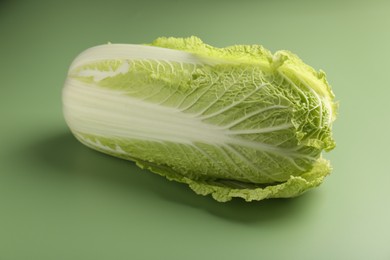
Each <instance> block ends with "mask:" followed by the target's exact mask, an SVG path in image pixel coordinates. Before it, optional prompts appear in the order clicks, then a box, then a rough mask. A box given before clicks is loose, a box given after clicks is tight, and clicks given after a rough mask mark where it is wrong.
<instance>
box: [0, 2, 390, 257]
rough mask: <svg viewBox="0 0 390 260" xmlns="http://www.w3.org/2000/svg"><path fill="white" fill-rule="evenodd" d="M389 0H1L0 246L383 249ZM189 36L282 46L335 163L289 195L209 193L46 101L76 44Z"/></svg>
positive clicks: (83, 253)
mask: <svg viewBox="0 0 390 260" xmlns="http://www.w3.org/2000/svg"><path fill="white" fill-rule="evenodd" d="M389 9H390V2H388V1H384V0H383V1H370V2H363V1H360V2H359V1H343V2H342V3H339V2H338V1H321V2H317V3H316V2H314V1H303V0H298V1H285V0H280V1H267V2H266V1H249V0H247V1H222V0H218V1H205V0H202V1H173V0H169V1H156V3H153V2H151V1H139V2H130V1H95V2H92V1H91V2H89V1H85V2H83V1H47V2H45V1H30V2H28V1H24V2H23V1H2V2H0V35H1V40H0V73H1V77H0V87H1V94H0V118H1V127H0V133H1V135H0V147H1V148H0V259H5V260H9V259H18V260H19V259H39V260H45V259H84V260H86V259H94V260H99V259H324V260H325V259H390V248H389V241H390V224H389V223H390V222H389V219H390V206H389V203H388V200H389V198H390V188H389V183H390V174H389V169H388V168H389V167H388V156H389V149H388V147H389V146H390V139H389V137H388V133H389V132H390V119H389V116H388V115H387V114H388V112H389V111H390V104H389V101H388V97H389V95H390V88H389V87H388V74H389V73H388V69H389V63H388V61H389V60H390V51H389V47H388V46H390V34H389V29H388V28H389V27H390V16H389V15H388V14H389V12H388V10H389ZM189 35H197V36H199V37H201V38H202V39H203V40H204V41H205V42H207V43H210V44H212V45H215V46H220V47H223V46H227V45H232V44H237V43H242V44H252V43H258V44H263V45H264V46H265V47H267V48H269V49H271V50H272V51H276V50H278V49H288V50H291V51H293V52H294V53H296V54H298V55H299V56H300V57H301V58H302V59H303V60H304V61H305V62H307V63H308V64H310V65H312V66H313V67H315V68H316V69H320V68H321V69H323V70H325V71H326V72H327V75H328V80H329V82H330V83H331V85H332V86H333V90H334V92H335V94H336V97H337V99H338V100H339V101H340V112H339V117H338V119H337V121H336V124H335V127H334V133H335V134H334V136H335V139H336V142H337V148H336V149H335V150H334V151H332V152H331V153H329V154H326V158H328V159H330V160H331V162H332V165H333V167H334V171H333V173H332V175H331V176H329V177H327V178H326V180H325V182H324V183H323V185H322V186H321V187H319V188H318V189H315V190H312V191H310V192H308V193H306V194H305V195H303V196H301V197H299V198H296V199H291V200H268V201H263V202H255V203H245V202H243V201H241V200H233V201H232V202H229V203H225V204H223V203H218V202H215V201H213V200H212V199H211V198H210V197H202V196H197V195H195V194H194V193H193V192H192V191H191V190H190V189H188V187H186V186H185V185H182V184H179V183H174V182H169V181H167V180H165V179H164V178H162V177H160V176H157V175H155V174H152V173H150V172H147V171H143V170H140V169H138V168H137V167H136V166H134V164H132V163H129V162H126V161H122V160H120V159H116V158H112V157H109V156H106V155H103V154H100V153H98V152H95V151H92V150H90V149H88V148H86V147H84V146H83V145H81V144H80V143H78V142H77V141H76V140H75V139H74V138H73V136H72V135H71V134H70V133H69V130H68V128H67V127H66V125H65V123H64V120H63V116H62V112H61V101H60V97H61V88H62V85H63V83H64V80H65V77H66V73H67V69H68V67H69V65H70V63H71V61H72V60H73V59H74V58H75V56H76V55H77V54H78V53H80V52H81V51H83V50H84V49H86V48H88V47H91V46H94V45H98V44H102V43H106V42H108V41H111V42H115V43H143V42H150V41H151V40H153V39H155V38H156V37H158V36H189Z"/></svg>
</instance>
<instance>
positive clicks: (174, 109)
mask: <svg viewBox="0 0 390 260" xmlns="http://www.w3.org/2000/svg"><path fill="white" fill-rule="evenodd" d="M63 102H64V114H65V118H66V120H67V123H68V125H69V127H70V128H71V130H72V132H73V133H74V134H75V136H76V137H77V138H78V139H79V140H80V141H81V142H82V143H84V144H86V145H87V146H89V147H91V148H93V149H96V150H99V151H102V152H104V153H108V154H111V155H113V156H116V157H121V158H124V159H127V160H132V161H135V162H136V163H137V165H138V166H140V167H142V168H147V169H149V170H151V171H153V172H155V173H158V174H160V175H162V176H165V177H167V178H168V179H170V180H175V181H179V182H183V183H187V184H188V185H189V186H190V188H191V189H193V190H194V191H195V192H196V193H198V194H202V195H207V194H212V196H213V198H215V199H216V200H218V201H228V200H230V199H231V198H232V197H241V198H244V199H245V200H247V201H251V200H261V199H266V198H278V197H283V198H285V197H294V196H297V195H299V194H301V193H303V192H304V191H305V190H307V189H309V188H312V187H315V186H318V185H319V184H320V183H321V182H322V180H323V178H324V177H325V176H326V175H327V174H329V172H330V169H331V168H330V165H329V163H328V162H327V161H325V160H324V159H322V158H321V151H322V150H326V151H329V150H331V149H333V148H334V146H335V143H334V141H333V139H332V135H331V126H332V123H333V121H334V120H335V115H336V110H337V105H336V104H335V103H334V95H333V93H332V91H331V88H330V86H329V84H328V82H327V81H326V79H325V74H324V73H323V72H316V71H315V70H314V69H312V68H311V67H309V66H307V65H306V64H304V63H303V62H302V61H301V60H300V59H299V58H298V57H297V56H295V55H294V54H292V53H290V52H287V51H279V52H277V53H275V54H274V55H272V54H271V53H270V52H269V51H268V50H266V49H264V48H263V47H261V46H259V45H253V46H246V45H237V46H232V47H227V48H222V49H219V48H214V47H212V46H209V45H206V44H204V43H203V42H202V41H201V40H200V39H198V38H196V37H190V38H185V39H180V38H179V39H178V38H159V39H157V40H156V41H154V42H153V43H152V44H151V45H149V46H146V45H143V46H141V45H116V44H113V45H103V46H97V47H94V48H91V49H89V50H87V51H85V52H84V53H82V54H81V55H79V57H78V58H76V60H75V61H74V62H73V64H72V66H71V69H70V72H69V77H68V80H67V82H66V84H65V87H64V92H63Z"/></svg>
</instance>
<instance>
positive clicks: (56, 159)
mask: <svg viewBox="0 0 390 260" xmlns="http://www.w3.org/2000/svg"><path fill="white" fill-rule="evenodd" d="M25 156H26V157H27V158H29V160H31V162H32V163H34V164H41V165H42V164H43V166H45V167H52V168H53V169H55V170H53V171H51V174H57V175H58V174H61V175H62V176H61V178H65V179H72V178H87V180H88V179H92V180H93V181H98V182H101V183H107V184H110V185H113V186H114V187H115V189H121V190H122V191H124V192H128V194H129V196H130V195H131V196H134V192H136V195H137V196H148V197H150V196H152V198H151V199H154V200H156V201H158V200H164V201H167V202H170V203H175V204H178V205H180V206H182V207H191V208H195V209H199V210H203V211H205V212H207V213H209V214H211V215H214V216H216V217H219V218H222V219H225V220H227V221H233V222H243V223H248V222H267V221H273V220H277V219H281V218H290V217H292V215H294V216H295V217H296V215H297V214H303V215H305V214H307V213H308V212H306V213H305V211H306V210H307V208H308V207H310V204H316V199H318V193H317V192H308V193H310V194H304V195H302V196H300V197H298V198H293V199H270V200H264V201H254V202H245V201H244V200H242V199H233V200H232V201H229V202H226V203H220V202H217V201H215V200H214V199H212V198H211V196H206V197H204V196H200V195H197V194H195V193H194V192H193V191H192V190H191V189H190V188H189V187H187V185H185V184H182V183H177V182H173V181H168V180H167V179H165V178H164V177H161V176H159V175H156V174H154V173H152V172H149V171H148V170H143V169H140V168H139V167H137V166H136V165H135V164H134V163H133V162H129V161H125V160H122V159H118V158H114V157H111V156H108V155H105V154H102V153H99V152H96V151H94V150H92V149H90V148H87V147H85V146H84V145H82V144H80V143H79V142H78V141H77V140H76V139H75V138H74V137H73V135H72V134H71V133H70V132H65V133H61V134H58V135H56V136H52V137H50V138H48V139H44V140H41V141H39V142H38V143H35V144H33V145H32V146H31V147H29V148H28V149H27V154H26V155H25ZM26 157H25V158H26ZM42 174H46V175H47V172H44V173H42ZM46 177H47V176H46ZM125 194H126V193H125ZM316 197H317V198H316Z"/></svg>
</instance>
